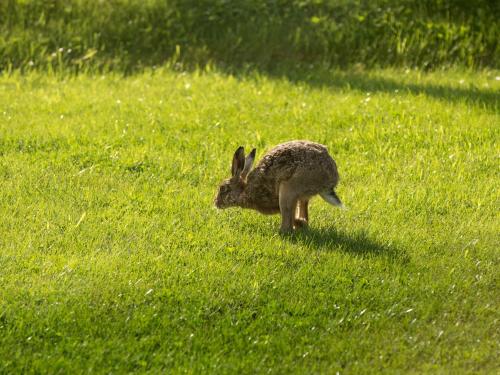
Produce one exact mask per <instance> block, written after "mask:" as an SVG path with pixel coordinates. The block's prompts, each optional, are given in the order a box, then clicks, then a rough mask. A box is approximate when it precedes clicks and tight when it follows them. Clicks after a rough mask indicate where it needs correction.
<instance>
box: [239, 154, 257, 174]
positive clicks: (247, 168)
mask: <svg viewBox="0 0 500 375" xmlns="http://www.w3.org/2000/svg"><path fill="white" fill-rule="evenodd" d="M254 160H255V149H253V150H252V152H250V153H249V154H248V155H247V157H246V158H245V167H244V168H243V172H241V178H243V179H246V178H247V175H248V172H250V170H251V169H252V165H253V162H254Z"/></svg>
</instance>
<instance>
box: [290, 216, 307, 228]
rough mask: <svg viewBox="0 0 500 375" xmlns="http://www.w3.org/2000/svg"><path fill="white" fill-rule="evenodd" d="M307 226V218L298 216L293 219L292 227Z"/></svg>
mask: <svg viewBox="0 0 500 375" xmlns="http://www.w3.org/2000/svg"><path fill="white" fill-rule="evenodd" d="M307 226H308V224H307V220H306V219H303V218H298V219H295V220H294V221H293V227H294V228H296V229H299V228H306V227H307Z"/></svg>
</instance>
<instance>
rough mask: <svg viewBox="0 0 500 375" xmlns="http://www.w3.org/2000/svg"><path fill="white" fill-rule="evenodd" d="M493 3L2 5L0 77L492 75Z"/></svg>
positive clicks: (496, 25)
mask: <svg viewBox="0 0 500 375" xmlns="http://www.w3.org/2000/svg"><path fill="white" fill-rule="evenodd" d="M498 40H500V5H499V2H498V1H493V0H474V1H466V0H438V1H436V0H420V1H414V0H273V1H269V0H244V1H237V0H233V1H228V0H168V1H165V0H106V1H96V0H64V1H63V0H2V1H0V72H1V71H11V70H12V69H14V70H16V69H22V70H23V71H30V70H32V69H36V70H42V71H45V70H47V69H49V70H50V69H53V70H61V69H64V70H71V71H77V72H82V71H95V70H99V71H107V70H109V69H111V70H120V71H122V72H126V73H130V72H132V71H135V72H137V71H141V70H142V69H144V68H145V67H146V68H147V67H152V66H155V65H156V66H160V65H163V64H164V63H165V62H171V63H174V64H184V65H185V66H191V67H193V66H205V65H206V64H207V63H210V64H214V63H215V64H217V65H218V66H220V67H224V68H226V69H227V68H229V69H238V68H241V67H246V66H251V67H259V68H260V69H266V70H273V69H274V70H276V69H282V68H283V66H288V67H289V66H295V65H297V64H299V65H302V66H308V65H309V64H315V65H320V66H322V65H327V66H335V67H344V68H345V67H351V66H352V65H354V64H363V66H365V67H381V66H384V67H388V66H398V67H419V68H422V69H436V68H439V67H443V66H461V67H469V68H471V67H474V68H478V67H479V68H482V67H490V68H496V69H498V68H500V66H499V62H500V44H499V43H498Z"/></svg>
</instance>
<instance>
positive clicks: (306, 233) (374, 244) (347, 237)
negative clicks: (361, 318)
mask: <svg viewBox="0 0 500 375" xmlns="http://www.w3.org/2000/svg"><path fill="white" fill-rule="evenodd" d="M284 238H286V239H287V240H288V241H290V242H292V243H296V244H302V245H305V246H309V247H312V248H315V249H317V250H320V251H332V252H333V251H339V252H344V253H349V254H352V255H355V256H360V257H371V256H380V257H384V258H388V259H391V260H393V261H396V262H402V263H406V262H408V260H409V257H408V255H407V253H406V251H405V250H404V249H403V248H400V247H396V246H394V245H393V244H392V243H382V242H378V241H376V240H375V239H372V238H370V236H369V235H368V234H367V233H366V231H357V232H354V233H346V232H343V231H339V230H337V229H335V228H305V229H302V230H299V231H296V232H294V233H293V234H291V235H287V236H285V237H284Z"/></svg>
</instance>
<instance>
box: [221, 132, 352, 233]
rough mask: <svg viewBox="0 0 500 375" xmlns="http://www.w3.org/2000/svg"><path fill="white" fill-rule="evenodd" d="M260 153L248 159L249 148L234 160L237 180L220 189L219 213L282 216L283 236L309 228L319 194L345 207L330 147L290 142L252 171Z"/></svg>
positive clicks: (253, 153)
mask: <svg viewBox="0 0 500 375" xmlns="http://www.w3.org/2000/svg"><path fill="white" fill-rule="evenodd" d="M254 159H255V149H253V150H252V151H251V152H250V154H248V156H247V157H246V158H245V152H244V149H243V147H241V146H240V147H238V149H237V150H236V152H235V153H234V156H233V164H232V167H231V177H230V178H228V179H227V180H224V181H223V182H222V183H221V185H220V186H219V190H218V193H217V196H216V197H215V200H214V204H215V206H216V207H217V208H220V209H223V208H228V207H234V206H237V207H242V208H250V209H254V210H257V211H259V212H261V213H263V214H277V213H281V228H280V232H281V233H286V232H290V231H292V230H293V229H297V228H300V227H304V226H307V225H308V221H309V213H308V204H309V200H310V199H311V198H312V197H313V196H315V195H316V194H319V195H320V196H321V197H322V198H323V199H324V200H325V201H327V202H328V203H330V204H332V205H334V206H338V207H343V205H342V202H341V201H340V199H339V197H338V196H337V194H336V193H335V191H334V188H335V187H336V186H337V183H338V181H339V175H338V172H337V165H336V164H335V161H334V160H333V159H332V157H331V156H330V155H329V154H328V150H327V148H326V147H325V146H323V145H321V144H318V143H314V142H309V141H290V142H286V143H283V144H280V145H278V146H276V147H274V148H273V149H272V150H270V151H269V152H268V153H267V154H265V155H264V157H263V158H262V159H261V160H260V162H259V163H258V164H257V166H256V167H255V168H254V169H253V170H252V165H253V162H254Z"/></svg>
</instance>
